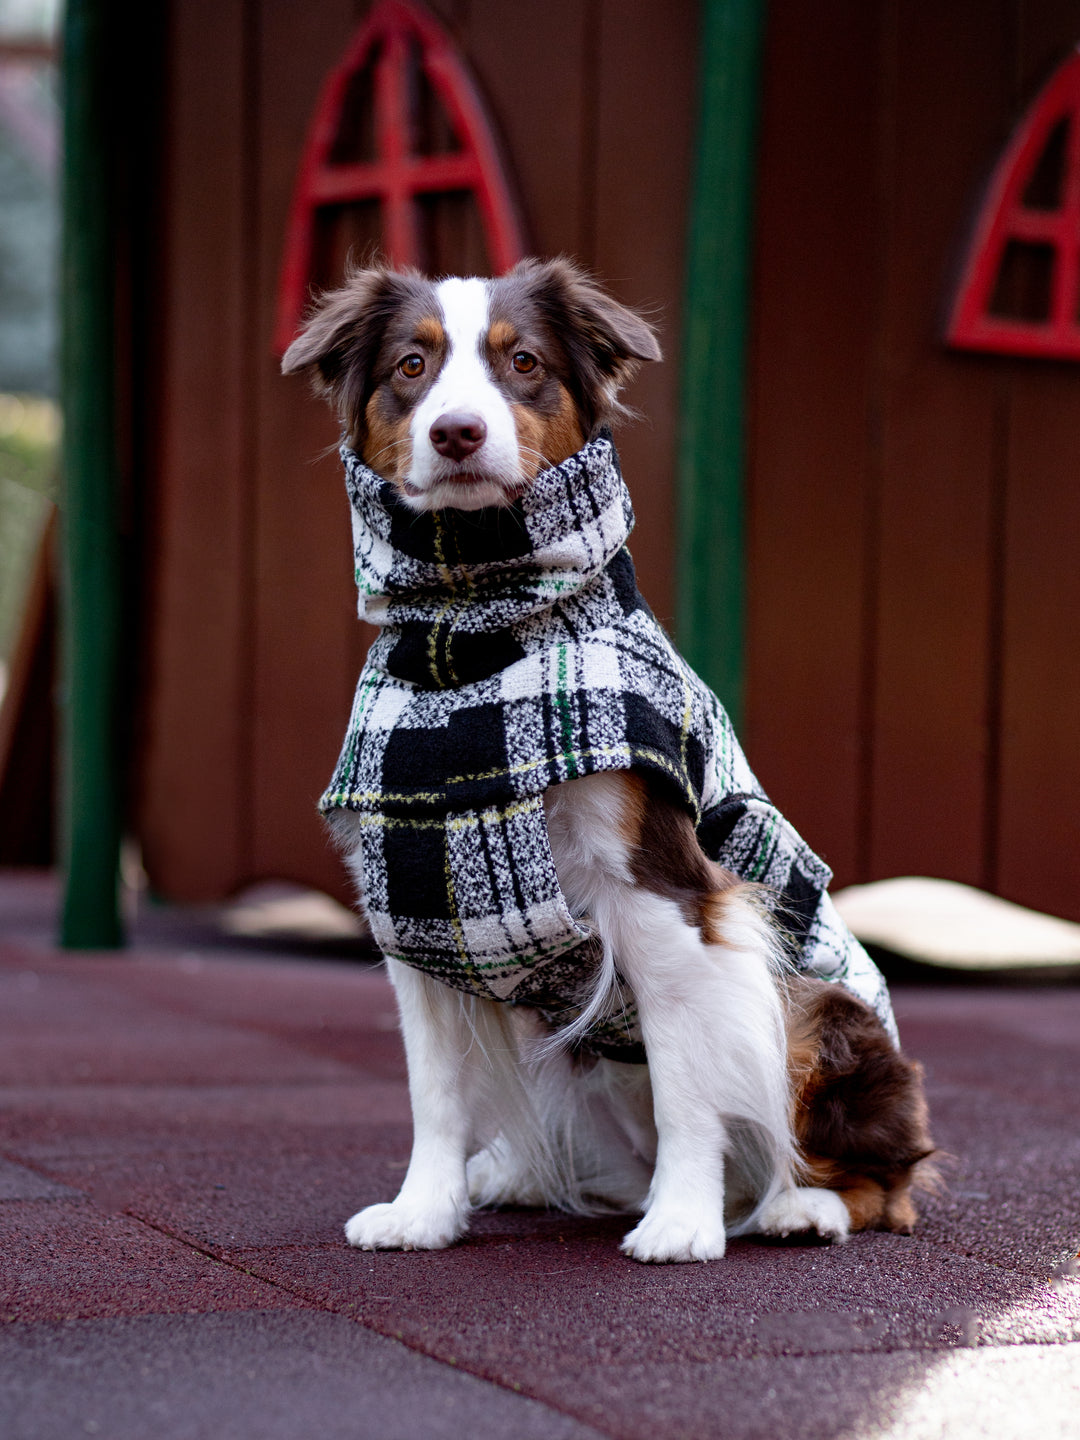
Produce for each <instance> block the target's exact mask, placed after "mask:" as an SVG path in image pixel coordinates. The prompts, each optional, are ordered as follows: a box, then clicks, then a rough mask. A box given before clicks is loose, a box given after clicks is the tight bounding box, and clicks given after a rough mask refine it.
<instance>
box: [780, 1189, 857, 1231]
mask: <svg viewBox="0 0 1080 1440" xmlns="http://www.w3.org/2000/svg"><path fill="white" fill-rule="evenodd" d="M758 1229H759V1230H760V1231H761V1233H762V1234H763V1235H798V1234H800V1233H802V1232H804V1231H815V1232H816V1233H817V1234H818V1235H820V1236H821V1237H822V1239H824V1240H846V1239H847V1237H848V1232H849V1231H850V1229H851V1220H850V1217H849V1216H848V1209H847V1206H846V1205H845V1204H844V1202H843V1200H841V1198H840V1196H839V1195H838V1194H837V1193H836V1191H835V1190H820V1189H817V1188H812V1187H810V1186H798V1187H797V1188H796V1189H794V1190H785V1191H784V1192H783V1193H782V1194H780V1195H777V1197H776V1199H775V1200H771V1201H770V1202H769V1204H768V1205H766V1206H765V1209H764V1210H763V1211H762V1212H761V1215H760V1216H759V1218H758Z"/></svg>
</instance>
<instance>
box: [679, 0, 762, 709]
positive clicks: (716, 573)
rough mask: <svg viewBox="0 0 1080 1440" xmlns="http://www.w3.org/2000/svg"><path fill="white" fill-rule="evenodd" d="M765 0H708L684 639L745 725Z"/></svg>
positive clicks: (686, 452)
mask: <svg viewBox="0 0 1080 1440" xmlns="http://www.w3.org/2000/svg"><path fill="white" fill-rule="evenodd" d="M764 10H765V6H764V0H702V45H701V51H702V63H701V79H700V84H701V93H700V101H699V116H698V132H697V159H696V170H695V175H694V186H693V191H692V195H691V213H690V226H689V249H688V255H687V284H686V308H685V322H684V332H685V333H684V341H683V354H684V372H683V387H682V429H681V445H680V452H679V519H678V549H677V557H678V573H677V587H676V604H677V612H676V613H677V622H676V624H677V633H678V639H679V644H680V646H681V648H682V650H683V652H684V654H685V655H686V657H687V659H688V660H689V661H690V663H691V664H692V665H693V666H694V667H695V668H696V669H697V670H698V672H699V673H700V674H701V675H702V676H703V677H704V678H705V679H706V680H707V681H708V682H709V683H710V684H711V685H712V687H713V688H714V689H715V690H716V692H717V694H718V695H719V696H720V698H721V700H722V701H723V702H724V704H725V706H726V707H727V709H728V711H729V713H730V714H731V717H732V720H733V721H734V723H735V725H736V726H738V725H739V723H740V721H741V718H742V706H743V625H744V610H745V598H744V590H745V579H746V577H745V561H744V555H743V483H744V452H745V442H744V411H745V371H746V334H747V317H748V311H749V299H750V279H751V240H752V228H753V195H754V168H755V167H754V161H755V151H756V140H757V115H758V92H759V75H760V69H761V47H762V36H763V32H764V19H765V16H764Z"/></svg>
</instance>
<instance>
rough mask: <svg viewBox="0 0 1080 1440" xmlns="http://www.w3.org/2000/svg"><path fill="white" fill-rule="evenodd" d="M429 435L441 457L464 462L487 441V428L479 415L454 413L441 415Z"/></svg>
mask: <svg viewBox="0 0 1080 1440" xmlns="http://www.w3.org/2000/svg"><path fill="white" fill-rule="evenodd" d="M428 434H429V435H430V436H431V443H432V445H434V447H435V449H436V450H437V451H438V452H439V454H440V455H445V456H446V458H447V459H448V460H464V459H465V456H466V455H471V454H472V453H473V451H474V450H479V449H480V446H481V445H482V444H483V443H484V441H485V440H486V439H487V426H486V425H485V424H484V422H483V420H482V419H481V418H480V416H479V415H467V414H464V413H460V414H459V413H457V412H454V413H453V414H449V413H448V414H446V415H440V416H439V418H438V419H437V420H436V421H435V423H434V425H432V427H431V429H430V430H429V431H428Z"/></svg>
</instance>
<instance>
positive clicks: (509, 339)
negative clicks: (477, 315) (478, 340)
mask: <svg viewBox="0 0 1080 1440" xmlns="http://www.w3.org/2000/svg"><path fill="white" fill-rule="evenodd" d="M487 338H488V344H489V345H490V346H491V348H492V349H493V350H509V349H510V347H511V346H512V345H514V344H516V343H517V330H516V329H515V328H514V326H513V325H511V324H510V321H509V320H493V321H492V322H491V325H490V326H489V327H488V333H487Z"/></svg>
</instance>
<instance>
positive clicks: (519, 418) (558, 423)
mask: <svg viewBox="0 0 1080 1440" xmlns="http://www.w3.org/2000/svg"><path fill="white" fill-rule="evenodd" d="M558 405H559V408H558V409H557V410H556V411H555V413H554V414H551V415H545V414H541V413H540V412H539V411H538V410H534V409H533V408H532V407H531V406H529V405H523V404H520V403H511V406H510V409H511V411H512V412H513V416H514V429H515V430H516V431H517V440H518V455H519V457H520V461H521V473H522V474H523V475H525V476H527V477H528V478H529V479H532V477H533V476H535V475H536V474H537V473H538V472H539V471H540V470H546V469H549V468H550V467H551V466H552V465H558V464H560V463H561V462H562V461H563V460H567V459H569V457H570V456H571V455H573V454H575V453H576V452H577V451H578V450H580V449H581V447H582V445H584V443H585V437H584V435H583V434H582V432H581V426H580V425H579V424H578V417H577V407H576V406H575V404H574V402H573V400H572V399H571V396H570V393H569V391H568V390H566V388H565V387H564V386H563V385H562V384H560V385H559V400H558Z"/></svg>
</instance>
